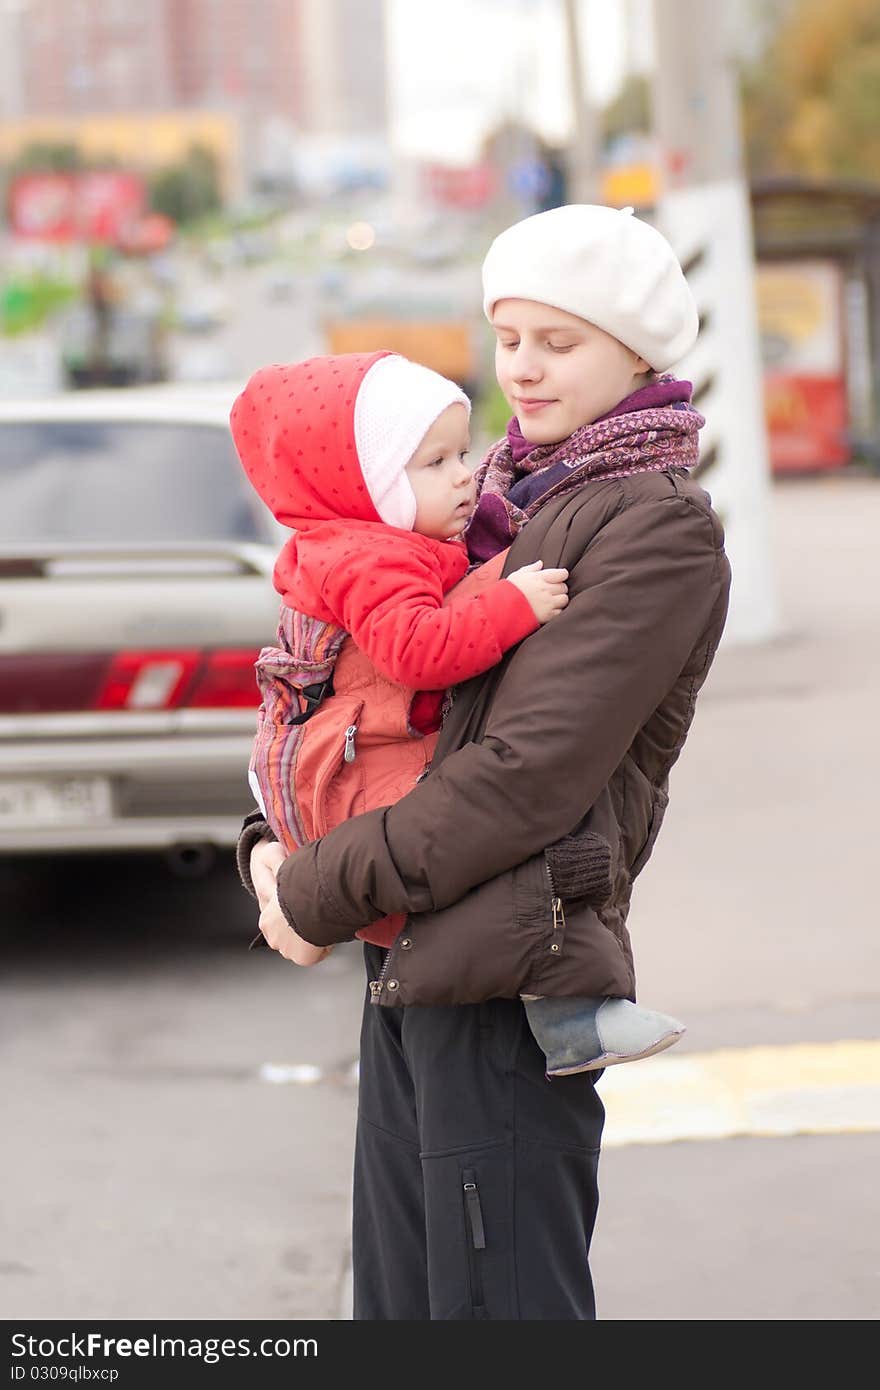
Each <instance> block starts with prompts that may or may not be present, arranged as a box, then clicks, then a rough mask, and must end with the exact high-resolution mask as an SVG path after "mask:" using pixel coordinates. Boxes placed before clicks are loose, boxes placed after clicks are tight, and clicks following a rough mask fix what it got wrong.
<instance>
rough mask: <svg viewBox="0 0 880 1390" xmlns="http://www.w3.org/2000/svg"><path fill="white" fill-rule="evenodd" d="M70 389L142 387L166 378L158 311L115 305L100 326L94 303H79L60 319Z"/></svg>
mask: <svg viewBox="0 0 880 1390" xmlns="http://www.w3.org/2000/svg"><path fill="white" fill-rule="evenodd" d="M59 345H60V357H61V373H62V378H63V383H64V385H65V386H67V387H71V388H79V387H100V386H139V385H148V384H150V383H153V382H162V381H167V379H168V376H169V370H168V346H167V335H166V333H165V328H164V326H163V323H162V317H161V313H160V312H159V310H157V309H153V310H146V309H143V308H136V307H134V306H131V305H125V304H119V305H117V304H114V305H113V306H112V307H111V308H110V309H109V310H108V315H107V322H106V326H105V327H104V328H103V329H102V327H101V325H100V323H99V322H98V321H97V319H96V317H95V313H94V310H93V308H92V307H90V306H89V305H88V304H86V303H82V304H76V305H74V306H73V308H72V309H70V310H69V311H68V313H67V314H66V315H65V317H64V318H63V320H62V322H61V329H60V335H59Z"/></svg>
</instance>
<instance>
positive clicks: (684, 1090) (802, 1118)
mask: <svg viewBox="0 0 880 1390" xmlns="http://www.w3.org/2000/svg"><path fill="white" fill-rule="evenodd" d="M599 1093H600V1095H601V1096H602V1099H603V1101H604V1103H605V1109H606V1113H607V1122H606V1129H605V1141H604V1142H605V1144H606V1145H622V1144H662V1143H672V1142H674V1141H676V1140H685V1139H725V1138H728V1137H730V1136H732V1135H736V1134H752V1135H787V1134H842V1133H851V1134H858V1133H868V1132H870V1131H874V1130H880V1040H878V1041H875V1040H870V1041H856V1040H853V1041H840V1042H832V1043H795V1044H792V1045H788V1046H783V1047H743V1048H724V1049H722V1050H719V1051H717V1052H699V1053H697V1052H689V1053H685V1054H683V1055H681V1056H679V1057H675V1056H672V1055H671V1054H669V1053H666V1054H663V1055H662V1056H659V1057H649V1058H647V1059H646V1060H645V1061H643V1062H633V1063H629V1064H627V1065H625V1066H616V1067H609V1068H608V1069H607V1071H606V1072H605V1075H604V1076H603V1078H602V1080H601V1082H600V1083H599Z"/></svg>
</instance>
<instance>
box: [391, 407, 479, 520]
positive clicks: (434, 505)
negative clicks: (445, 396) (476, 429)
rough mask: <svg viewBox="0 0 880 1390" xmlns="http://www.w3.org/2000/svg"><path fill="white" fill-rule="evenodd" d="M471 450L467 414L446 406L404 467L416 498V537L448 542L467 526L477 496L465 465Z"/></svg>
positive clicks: (464, 411) (469, 471)
mask: <svg viewBox="0 0 880 1390" xmlns="http://www.w3.org/2000/svg"><path fill="white" fill-rule="evenodd" d="M470 446H471V440H470V428H469V420H468V413H467V410H466V409H465V407H464V406H463V405H460V404H459V403H457V402H456V404H454V405H448V406H447V407H446V409H445V410H444V411H443V413H442V415H438V416H437V419H436V420H435V421H434V423H433V425H432V426H431V428H430V429H429V430H428V433H427V434H426V435H425V436H424V438H423V439H422V442H421V444H420V445H419V447H418V448H417V449H416V451H415V453H414V454H413V456H412V458H411V459H410V461H409V463H408V464H407V465H406V474H407V477H408V478H409V481H410V486H411V487H412V490H413V492H414V493H415V498H416V519H415V523H414V525H413V530H414V531H417V532H418V533H419V535H421V536H431V537H432V538H433V539H434V540H437V541H450V540H455V539H457V538H458V537H459V536H461V534H462V532H463V531H464V528H465V527H466V526H467V524H468V521H469V520H470V518H471V513H472V512H473V510H474V498H475V494H476V489H475V485H474V479H473V474H472V473H471V470H470V468H469V467H468V465H467V455H468V450H469V449H470Z"/></svg>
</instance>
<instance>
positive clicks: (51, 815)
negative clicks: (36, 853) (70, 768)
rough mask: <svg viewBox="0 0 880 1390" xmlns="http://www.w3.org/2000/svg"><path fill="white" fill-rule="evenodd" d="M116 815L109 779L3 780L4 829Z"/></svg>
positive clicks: (0, 817) (0, 786)
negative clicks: (5, 827)
mask: <svg viewBox="0 0 880 1390" xmlns="http://www.w3.org/2000/svg"><path fill="white" fill-rule="evenodd" d="M112 813H113V802H112V798H111V795H110V783H109V781H108V780H107V778H106V777H64V778H59V779H57V780H55V781H51V782H48V781H35V780H32V779H30V778H28V780H26V781H16V782H11V781H6V780H5V779H3V780H0V826H3V825H6V826H12V825H75V824H80V823H82V822H83V821H89V820H106V819H107V817H108V816H110V815H112Z"/></svg>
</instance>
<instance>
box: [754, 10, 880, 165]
mask: <svg viewBox="0 0 880 1390" xmlns="http://www.w3.org/2000/svg"><path fill="white" fill-rule="evenodd" d="M743 115H744V127H745V137H746V148H747V158H748V164H749V169H750V172H751V173H752V174H753V175H755V174H757V175H781V174H801V175H803V176H804V177H807V178H828V177H831V176H838V177H840V176H843V177H850V178H861V179H867V180H871V181H876V180H878V179H880V6H878V5H877V0H834V3H833V4H828V3H827V0H799V3H797V4H794V5H789V6H787V7H786V8H785V9H784V10H783V11H782V15H781V18H780V20H779V24H778V28H777V30H776V33H775V36H774V37H773V39H772V41H771V42H770V44H769V46H768V48H767V50H766V52H765V54H764V56H763V58H762V60H761V62H760V64H758V65H757V67H756V68H755V69H754V70H753V71H751V72H749V73H747V74H746V75H745V79H744V83H743Z"/></svg>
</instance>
